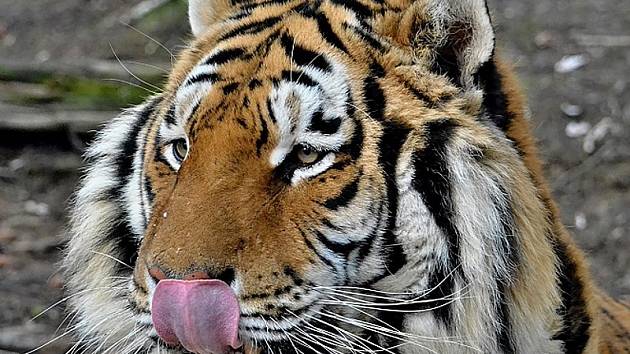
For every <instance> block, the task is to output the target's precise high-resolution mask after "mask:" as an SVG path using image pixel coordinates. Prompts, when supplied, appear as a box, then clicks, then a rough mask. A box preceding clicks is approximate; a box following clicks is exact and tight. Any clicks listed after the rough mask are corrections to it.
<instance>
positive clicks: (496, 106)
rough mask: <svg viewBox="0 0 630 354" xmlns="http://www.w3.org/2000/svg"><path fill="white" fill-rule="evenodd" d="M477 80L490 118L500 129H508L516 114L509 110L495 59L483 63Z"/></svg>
mask: <svg viewBox="0 0 630 354" xmlns="http://www.w3.org/2000/svg"><path fill="white" fill-rule="evenodd" d="M475 82H476V84H477V85H479V86H480V87H481V88H482V89H483V92H484V96H483V107H484V110H485V113H486V114H487V115H488V118H489V119H490V121H492V122H493V123H494V124H495V125H496V126H497V127H499V129H501V130H503V131H507V129H508V127H509V125H510V122H511V121H512V120H513V119H514V115H513V113H512V112H510V111H509V110H508V105H507V96H506V94H505V92H504V91H503V83H502V82H501V75H500V74H499V71H498V69H497V66H496V63H495V62H494V59H490V60H489V61H487V62H485V63H484V64H483V65H481V67H480V68H479V71H478V72H477V73H476V74H475Z"/></svg>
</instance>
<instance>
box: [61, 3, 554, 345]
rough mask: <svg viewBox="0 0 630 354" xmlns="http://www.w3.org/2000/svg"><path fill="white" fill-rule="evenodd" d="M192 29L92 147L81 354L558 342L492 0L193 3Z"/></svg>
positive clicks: (78, 280) (80, 268) (80, 273)
mask: <svg viewBox="0 0 630 354" xmlns="http://www.w3.org/2000/svg"><path fill="white" fill-rule="evenodd" d="M190 20H191V26H192V29H193V33H194V34H195V37H196V38H195V40H194V41H193V42H192V43H191V44H190V45H189V47H188V48H187V49H185V50H184V51H183V53H182V54H181V56H180V58H179V59H178V62H177V63H176V65H175V67H174V68H173V71H172V74H171V76H170V78H169V81H168V84H167V85H166V88H165V90H164V92H163V93H162V94H160V95H157V96H155V97H152V98H150V99H148V100H147V102H146V103H145V104H143V105H140V106H138V107H135V108H133V109H130V110H128V111H126V112H124V113H123V114H121V116H119V117H118V118H116V119H115V120H114V121H112V122H111V123H110V124H109V125H108V126H107V127H106V128H104V130H103V131H102V132H101V133H100V135H99V137H98V139H97V140H96V141H95V143H94V144H93V146H92V147H91V149H90V150H89V152H88V154H87V159H88V163H89V168H88V170H87V174H86V177H85V178H84V180H83V182H82V186H81V188H80V190H79V191H78V193H77V196H76V201H75V205H74V209H73V222H72V225H71V234H72V238H71V239H70V242H69V247H68V251H67V255H66V258H65V267H66V269H67V276H68V278H69V284H68V286H69V289H70V291H71V292H72V293H73V297H72V298H71V300H70V302H71V307H72V308H73V309H74V311H76V318H77V325H76V328H77V332H79V333H78V335H77V337H78V338H79V339H80V341H79V342H78V343H77V348H80V349H82V350H83V351H84V352H90V353H92V352H107V351H109V352H112V351H113V352H118V353H134V352H142V351H144V352H147V353H149V352H151V353H160V352H168V353H184V352H194V353H204V354H205V353H214V354H222V353H227V352H232V351H242V352H245V353H262V352H264V353H296V354H297V353H342V352H354V351H367V352H378V351H387V352H396V353H415V352H425V351H427V352H455V353H462V352H468V351H471V352H475V351H481V352H503V351H504V352H513V351H518V349H519V348H521V349H522V348H527V350H529V351H531V350H533V352H556V351H559V350H560V348H561V347H562V341H561V340H560V339H558V338H555V337H554V335H555V334H557V332H558V331H560V330H561V328H562V318H561V315H560V314H559V312H558V311H557V310H558V308H560V307H561V306H562V299H561V295H560V293H559V292H558V290H557V287H556V282H557V279H558V278H557V274H556V272H555V271H554V269H556V260H557V257H556V255H555V254H554V250H553V248H552V245H551V244H550V243H549V241H548V239H547V237H548V235H549V233H550V232H551V231H550V230H551V226H550V221H549V220H548V219H547V216H546V215H547V214H546V212H547V211H546V209H545V207H544V205H543V201H541V200H540V199H539V198H538V197H537V190H536V188H537V187H536V181H534V180H532V178H531V177H530V175H531V172H530V171H528V169H527V166H526V164H525V162H524V161H523V157H522V155H519V153H522V154H525V153H526V152H525V153H523V152H522V151H518V149H517V146H516V143H515V141H516V140H517V139H516V138H514V137H513V136H511V134H513V133H510V128H511V127H512V124H513V123H512V121H511V120H510V119H511V118H514V117H513V116H514V115H515V113H514V112H510V111H509V110H508V104H509V102H508V99H509V98H508V96H507V94H506V93H505V92H504V90H503V88H502V86H501V85H502V82H503V81H502V77H501V75H500V73H499V70H500V68H499V67H498V66H497V65H498V64H497V62H496V61H495V59H494V56H493V53H494V35H493V32H492V28H491V26H490V20H489V17H488V13H487V11H486V7H485V4H484V2H483V1H480V0H479V1H477V0H474V1H459V0H449V1H437V0H417V1H390V2H380V1H365V2H363V1H336V0H325V1H298V0H296V1H248V2H238V1H233V2H227V1H219V0H203V1H202V0H196V1H195V0H191V1H190ZM521 118H522V117H521ZM516 211H518V212H516ZM534 248H536V252H535V254H533V253H532V252H531V250H532V249H534ZM534 278H535V279H536V281H537V283H538V284H539V287H531V286H527V284H528V281H529V280H533V279H534Z"/></svg>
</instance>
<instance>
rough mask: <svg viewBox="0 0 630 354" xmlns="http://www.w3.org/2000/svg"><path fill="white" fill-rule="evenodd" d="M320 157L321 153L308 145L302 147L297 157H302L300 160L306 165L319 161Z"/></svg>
mask: <svg viewBox="0 0 630 354" xmlns="http://www.w3.org/2000/svg"><path fill="white" fill-rule="evenodd" d="M318 157H319V153H318V152H317V151H313V150H311V149H309V148H307V147H302V148H301V149H300V150H298V153H297V158H298V159H300V162H302V163H303V164H306V165H310V164H312V163H313V162H315V161H317V158H318Z"/></svg>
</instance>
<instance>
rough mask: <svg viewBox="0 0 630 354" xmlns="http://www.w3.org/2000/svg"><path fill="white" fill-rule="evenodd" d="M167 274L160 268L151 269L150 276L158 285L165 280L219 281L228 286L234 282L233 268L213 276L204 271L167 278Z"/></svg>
mask: <svg viewBox="0 0 630 354" xmlns="http://www.w3.org/2000/svg"><path fill="white" fill-rule="evenodd" d="M166 274H167V273H166V272H164V271H163V270H162V269H160V268H159V267H151V268H149V275H150V276H151V278H153V280H155V282H156V283H158V282H159V281H160V280H164V279H183V280H199V279H218V280H221V281H223V282H225V283H226V284H230V283H231V282H232V281H234V269H233V268H232V267H228V268H227V269H225V270H224V271H222V272H219V273H215V274H211V273H210V272H204V271H196V272H191V273H187V274H184V275H183V276H181V277H180V276H167V275H166Z"/></svg>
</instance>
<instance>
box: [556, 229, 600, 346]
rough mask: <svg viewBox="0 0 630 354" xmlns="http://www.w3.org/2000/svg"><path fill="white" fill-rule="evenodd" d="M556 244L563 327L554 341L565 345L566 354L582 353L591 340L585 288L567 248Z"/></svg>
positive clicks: (557, 242)
mask: <svg viewBox="0 0 630 354" xmlns="http://www.w3.org/2000/svg"><path fill="white" fill-rule="evenodd" d="M551 241H552V242H554V251H555V253H556V257H557V258H558V262H559V267H558V274H559V284H558V287H559V288H560V291H561V296H562V306H561V308H560V309H559V313H560V315H561V316H562V322H563V327H562V330H560V332H558V333H556V334H555V335H554V336H553V339H554V340H560V341H562V342H563V343H564V352H565V353H572V354H573V353H582V352H584V348H585V347H586V344H587V343H588V341H589V339H590V334H589V329H590V327H591V318H590V317H589V315H588V313H587V312H586V301H585V297H584V286H583V285H582V282H581V281H580V279H579V277H578V274H577V265H576V264H575V261H574V260H573V259H571V257H570V256H569V254H568V251H567V249H566V247H567V246H565V245H563V244H560V241H558V240H551Z"/></svg>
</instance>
